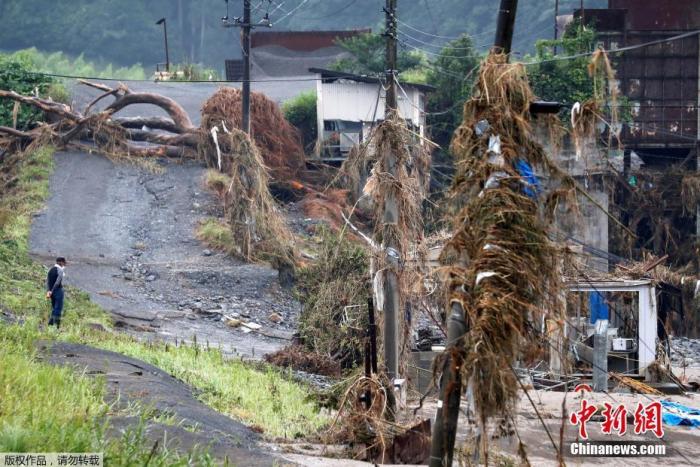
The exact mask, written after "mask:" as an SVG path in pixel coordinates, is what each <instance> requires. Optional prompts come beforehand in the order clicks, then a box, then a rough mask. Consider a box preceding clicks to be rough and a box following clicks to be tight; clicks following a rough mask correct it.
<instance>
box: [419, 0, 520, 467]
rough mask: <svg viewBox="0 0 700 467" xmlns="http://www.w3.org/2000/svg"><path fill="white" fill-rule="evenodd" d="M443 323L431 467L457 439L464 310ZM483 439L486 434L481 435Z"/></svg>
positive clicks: (504, 15)
mask: <svg viewBox="0 0 700 467" xmlns="http://www.w3.org/2000/svg"><path fill="white" fill-rule="evenodd" d="M517 7H518V0H501V6H500V9H499V11H498V24H497V27H496V37H495V40H494V47H493V52H496V53H505V54H510V50H511V44H512V42H513V30H514V29H515V12H516V10H517ZM446 324H447V342H446V346H445V356H446V358H445V360H444V366H443V368H442V375H441V376H440V389H439V393H438V403H437V411H436V413H435V425H434V426H433V433H432V439H431V447H430V464H429V465H430V467H451V466H452V459H453V451H454V446H455V439H456V438H457V421H458V419H459V405H460V398H461V396H462V377H461V375H460V371H461V368H462V364H463V355H464V348H463V347H464V336H465V334H466V333H467V331H468V330H469V329H468V328H469V323H468V322H467V321H466V319H465V313H464V309H463V307H462V304H461V303H460V302H459V301H456V300H455V301H452V302H451V303H450V308H449V310H448V315H447V323H446ZM482 436H487V435H486V434H485V433H482Z"/></svg>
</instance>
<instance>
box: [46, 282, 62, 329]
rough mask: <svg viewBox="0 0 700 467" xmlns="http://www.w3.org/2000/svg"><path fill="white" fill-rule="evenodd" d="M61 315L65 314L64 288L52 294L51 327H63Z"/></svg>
mask: <svg viewBox="0 0 700 467" xmlns="http://www.w3.org/2000/svg"><path fill="white" fill-rule="evenodd" d="M61 313H63V287H59V288H57V289H56V290H54V291H53V293H52V294H51V318H50V319H49V326H51V325H52V324H55V325H56V327H57V328H58V327H61Z"/></svg>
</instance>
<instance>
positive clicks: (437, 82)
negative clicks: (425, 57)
mask: <svg viewBox="0 0 700 467" xmlns="http://www.w3.org/2000/svg"><path fill="white" fill-rule="evenodd" d="M478 65H479V55H478V54H477V52H476V50H475V49H474V43H473V42H472V39H471V37H469V36H467V35H466V34H465V35H462V36H461V37H459V38H458V39H455V40H453V41H450V42H448V43H447V44H446V45H445V47H444V48H443V49H442V50H440V54H439V55H438V56H437V57H436V58H435V60H434V62H433V63H432V68H430V69H429V71H428V83H429V84H430V85H432V86H435V88H436V89H435V92H432V93H430V95H429V96H428V110H429V111H430V112H431V114H430V115H428V124H429V125H430V131H431V138H432V139H433V141H435V142H436V143H438V144H439V145H440V146H442V147H445V148H446V147H448V146H449V144H450V139H451V138H452V134H453V133H454V131H455V129H456V128H457V127H458V126H459V124H460V123H461V122H462V106H463V105H464V102H465V101H466V100H467V99H468V98H469V96H471V91H472V87H473V86H474V81H475V79H476V76H477V67H478Z"/></svg>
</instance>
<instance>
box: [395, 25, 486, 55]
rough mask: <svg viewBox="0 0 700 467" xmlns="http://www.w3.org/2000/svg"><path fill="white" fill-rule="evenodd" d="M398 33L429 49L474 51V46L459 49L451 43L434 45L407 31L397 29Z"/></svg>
mask: <svg viewBox="0 0 700 467" xmlns="http://www.w3.org/2000/svg"><path fill="white" fill-rule="evenodd" d="M397 31H398V32H399V33H400V34H403V35H404V36H406V37H408V38H409V39H411V40H412V41H415V42H418V43H419V44H423V45H427V46H429V47H435V48H437V49H441V50H442V49H452V50H473V49H474V46H472V47H457V46H453V45H450V44H449V43H447V44H442V45H440V44H433V43H431V42H425V41H422V40H420V39H418V38H417V37H413V36H411V35H410V34H408V33H407V32H406V31H402V30H401V29H397ZM467 37H471V36H467Z"/></svg>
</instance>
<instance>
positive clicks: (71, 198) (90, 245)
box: [30, 151, 300, 357]
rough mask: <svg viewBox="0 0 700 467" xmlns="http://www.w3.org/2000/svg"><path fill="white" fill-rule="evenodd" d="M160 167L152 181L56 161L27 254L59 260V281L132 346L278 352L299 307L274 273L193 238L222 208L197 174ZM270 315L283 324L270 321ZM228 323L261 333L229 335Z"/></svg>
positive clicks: (106, 166) (90, 158)
mask: <svg viewBox="0 0 700 467" xmlns="http://www.w3.org/2000/svg"><path fill="white" fill-rule="evenodd" d="M160 164H161V166H162V169H163V171H162V173H154V172H152V171H148V170H146V169H144V168H142V167H139V166H136V165H130V164H126V163H119V164H115V163H113V162H111V161H110V160H108V159H106V158H104V157H103V156H100V155H96V154H88V153H85V152H73V151H71V152H59V153H57V154H56V155H55V170H54V173H53V174H52V176H51V180H50V188H49V189H50V193H51V195H50V198H49V200H48V202H47V204H46V207H45V209H44V210H42V211H41V212H39V213H38V214H36V215H35V218H34V220H33V224H32V231H31V236H30V251H31V254H32V255H33V256H34V257H35V258H37V259H39V260H40V261H42V262H43V263H44V264H46V265H47V266H50V265H51V264H52V262H53V258H54V257H55V256H59V255H61V256H66V257H67V258H68V261H69V265H68V268H67V269H66V282H67V283H68V284H69V285H73V286H75V287H77V288H79V289H82V290H84V291H86V292H88V293H89V294H90V296H91V298H92V300H93V301H95V302H96V303H98V304H99V305H101V306H102V307H103V308H105V309H106V310H107V311H109V312H110V313H111V314H112V316H113V317H114V320H115V323H116V324H117V325H118V326H120V327H123V328H124V329H125V330H126V331H127V332H130V333H132V334H134V335H137V336H138V337H139V338H142V339H143V338H145V339H152V338H159V339H162V340H166V341H171V342H174V341H176V340H177V341H179V342H192V341H193V340H195V339H196V340H197V341H198V342H200V343H205V342H208V343H209V344H210V345H211V346H214V347H217V346H220V347H221V348H222V350H223V351H224V352H225V353H226V354H229V355H241V356H245V357H260V356H262V355H263V354H265V353H269V352H273V351H275V350H277V349H279V348H281V347H283V346H284V345H286V344H287V342H288V339H290V338H291V334H292V332H293V330H294V329H295V326H296V318H297V315H298V311H299V308H300V305H299V303H298V302H296V300H294V298H293V297H292V295H291V293H290V292H289V291H288V290H285V289H283V288H281V287H280V286H279V284H278V280H277V272H276V271H275V270H273V269H272V268H270V267H268V266H265V265H256V264H246V263H242V262H240V261H237V260H234V259H232V258H230V257H228V256H226V255H223V254H218V253H216V252H211V251H209V250H207V249H206V247H205V246H203V245H202V244H201V243H200V242H199V241H198V240H197V239H196V238H195V235H194V233H195V228H196V225H197V223H198V222H199V221H200V220H201V219H202V218H204V217H207V216H211V215H219V214H220V209H221V208H220V207H219V204H218V201H217V200H215V199H214V198H213V196H212V195H210V194H209V193H208V192H206V191H205V189H204V185H203V180H202V179H203V176H204V173H205V169H204V167H203V166H201V165H200V164H197V163H195V162H182V163H177V162H170V161H165V162H161V163H160ZM65 312H66V313H67V314H70V312H71V309H70V297H68V298H67V301H66V311H65ZM273 313H274V314H276V315H278V316H279V317H281V318H282V321H281V322H279V323H277V322H273V321H271V320H270V319H269V318H270V316H271V315H272V314H273ZM226 316H229V317H233V318H237V319H240V320H241V321H243V322H246V323H256V324H259V325H260V326H261V327H260V328H259V329H257V330H251V329H250V328H248V327H245V326H239V327H236V328H232V327H229V326H227V324H226V322H225V321H226V320H225V317H226ZM275 320H276V321H277V320H278V319H277V317H275ZM252 327H257V326H254V325H253V326H252Z"/></svg>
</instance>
